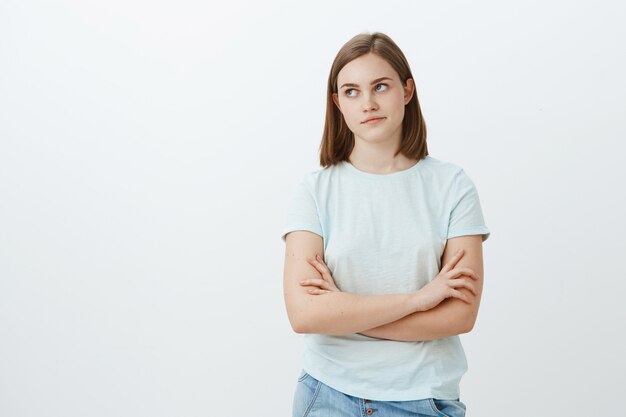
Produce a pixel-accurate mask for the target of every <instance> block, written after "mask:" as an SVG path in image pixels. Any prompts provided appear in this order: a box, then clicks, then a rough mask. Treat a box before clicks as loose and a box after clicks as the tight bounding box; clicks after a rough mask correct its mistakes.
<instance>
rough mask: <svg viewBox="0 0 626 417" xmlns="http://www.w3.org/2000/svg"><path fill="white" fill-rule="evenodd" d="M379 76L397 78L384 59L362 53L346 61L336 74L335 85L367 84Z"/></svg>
mask: <svg viewBox="0 0 626 417" xmlns="http://www.w3.org/2000/svg"><path fill="white" fill-rule="evenodd" d="M380 77H389V78H391V79H393V80H396V79H397V78H398V76H397V74H396V71H395V70H394V69H393V67H392V66H391V65H390V64H389V63H388V62H387V61H385V60H384V59H382V58H381V57H379V56H378V55H374V54H366V55H362V56H360V57H358V58H355V59H353V60H352V61H350V62H348V63H347V64H346V65H345V66H344V67H343V68H342V69H341V71H339V74H337V85H338V86H341V85H342V84H343V83H355V84H359V85H369V83H370V82H371V81H372V80H374V79H376V78H380Z"/></svg>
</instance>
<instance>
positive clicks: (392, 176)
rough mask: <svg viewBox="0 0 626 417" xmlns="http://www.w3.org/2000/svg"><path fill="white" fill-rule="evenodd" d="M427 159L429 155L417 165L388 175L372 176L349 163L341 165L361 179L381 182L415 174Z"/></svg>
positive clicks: (344, 162) (372, 174) (370, 173)
mask: <svg viewBox="0 0 626 417" xmlns="http://www.w3.org/2000/svg"><path fill="white" fill-rule="evenodd" d="M427 158H429V155H426V156H425V157H424V158H422V159H420V160H419V161H417V163H416V164H415V165H413V166H412V167H410V168H407V169H404V170H402V171H396V172H392V173H389V174H374V173H372V172H365V171H361V170H360V169H358V168H357V167H355V166H354V165H352V164H351V163H350V162H349V161H343V164H344V166H345V167H346V169H347V170H348V171H349V172H351V173H353V174H356V175H358V176H360V177H363V178H370V179H376V180H381V181H382V180H391V179H396V178H403V177H406V176H407V175H411V174H412V173H414V172H417V171H418V170H419V169H421V168H422V166H423V165H424V161H425V160H426V159H427Z"/></svg>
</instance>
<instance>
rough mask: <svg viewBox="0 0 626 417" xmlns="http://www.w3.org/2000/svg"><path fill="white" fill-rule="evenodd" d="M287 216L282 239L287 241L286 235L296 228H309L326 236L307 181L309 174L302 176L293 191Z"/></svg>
mask: <svg viewBox="0 0 626 417" xmlns="http://www.w3.org/2000/svg"><path fill="white" fill-rule="evenodd" d="M286 213H287V216H286V218H285V219H284V225H283V230H282V235H281V239H282V240H283V242H285V241H286V239H285V236H286V235H287V233H289V232H293V231H295V230H308V231H310V232H313V233H317V234H318V235H320V236H322V237H323V236H324V235H323V233H322V226H321V223H320V219H319V214H318V210H317V204H316V202H315V198H314V197H313V193H312V191H311V187H310V186H309V184H308V182H307V176H305V177H304V178H302V179H301V180H300V182H299V183H298V184H297V185H296V187H295V189H294V190H293V192H292V193H291V198H290V199H289V204H288V206H287V211H286Z"/></svg>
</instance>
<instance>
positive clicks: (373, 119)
mask: <svg viewBox="0 0 626 417" xmlns="http://www.w3.org/2000/svg"><path fill="white" fill-rule="evenodd" d="M381 119H384V117H374V118H372V119H368V120H366V121H364V122H361V124H365V123H369V122H372V121H376V120H381Z"/></svg>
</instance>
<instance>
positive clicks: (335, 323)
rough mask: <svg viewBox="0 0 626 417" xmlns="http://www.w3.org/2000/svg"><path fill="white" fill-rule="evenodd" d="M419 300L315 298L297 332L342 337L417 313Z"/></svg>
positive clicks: (337, 294) (340, 295)
mask: <svg viewBox="0 0 626 417" xmlns="http://www.w3.org/2000/svg"><path fill="white" fill-rule="evenodd" d="M417 301H418V300H417V298H416V297H415V293H406V294H386V295H356V294H351V293H347V292H340V291H336V292H330V293H327V294H323V295H312V296H309V297H307V298H306V303H307V305H306V306H302V307H303V308H302V309H301V311H300V314H301V317H302V318H303V320H301V321H300V322H301V323H303V324H302V326H303V327H302V328H301V329H300V331H298V333H320V334H328V335H343V334H348V333H357V332H362V331H365V330H367V329H372V328H377V327H379V326H382V325H385V324H387V323H391V322H394V321H396V320H398V319H401V318H403V317H405V316H407V315H409V314H411V313H413V312H415V311H417V309H418V307H419V305H418V304H417Z"/></svg>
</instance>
